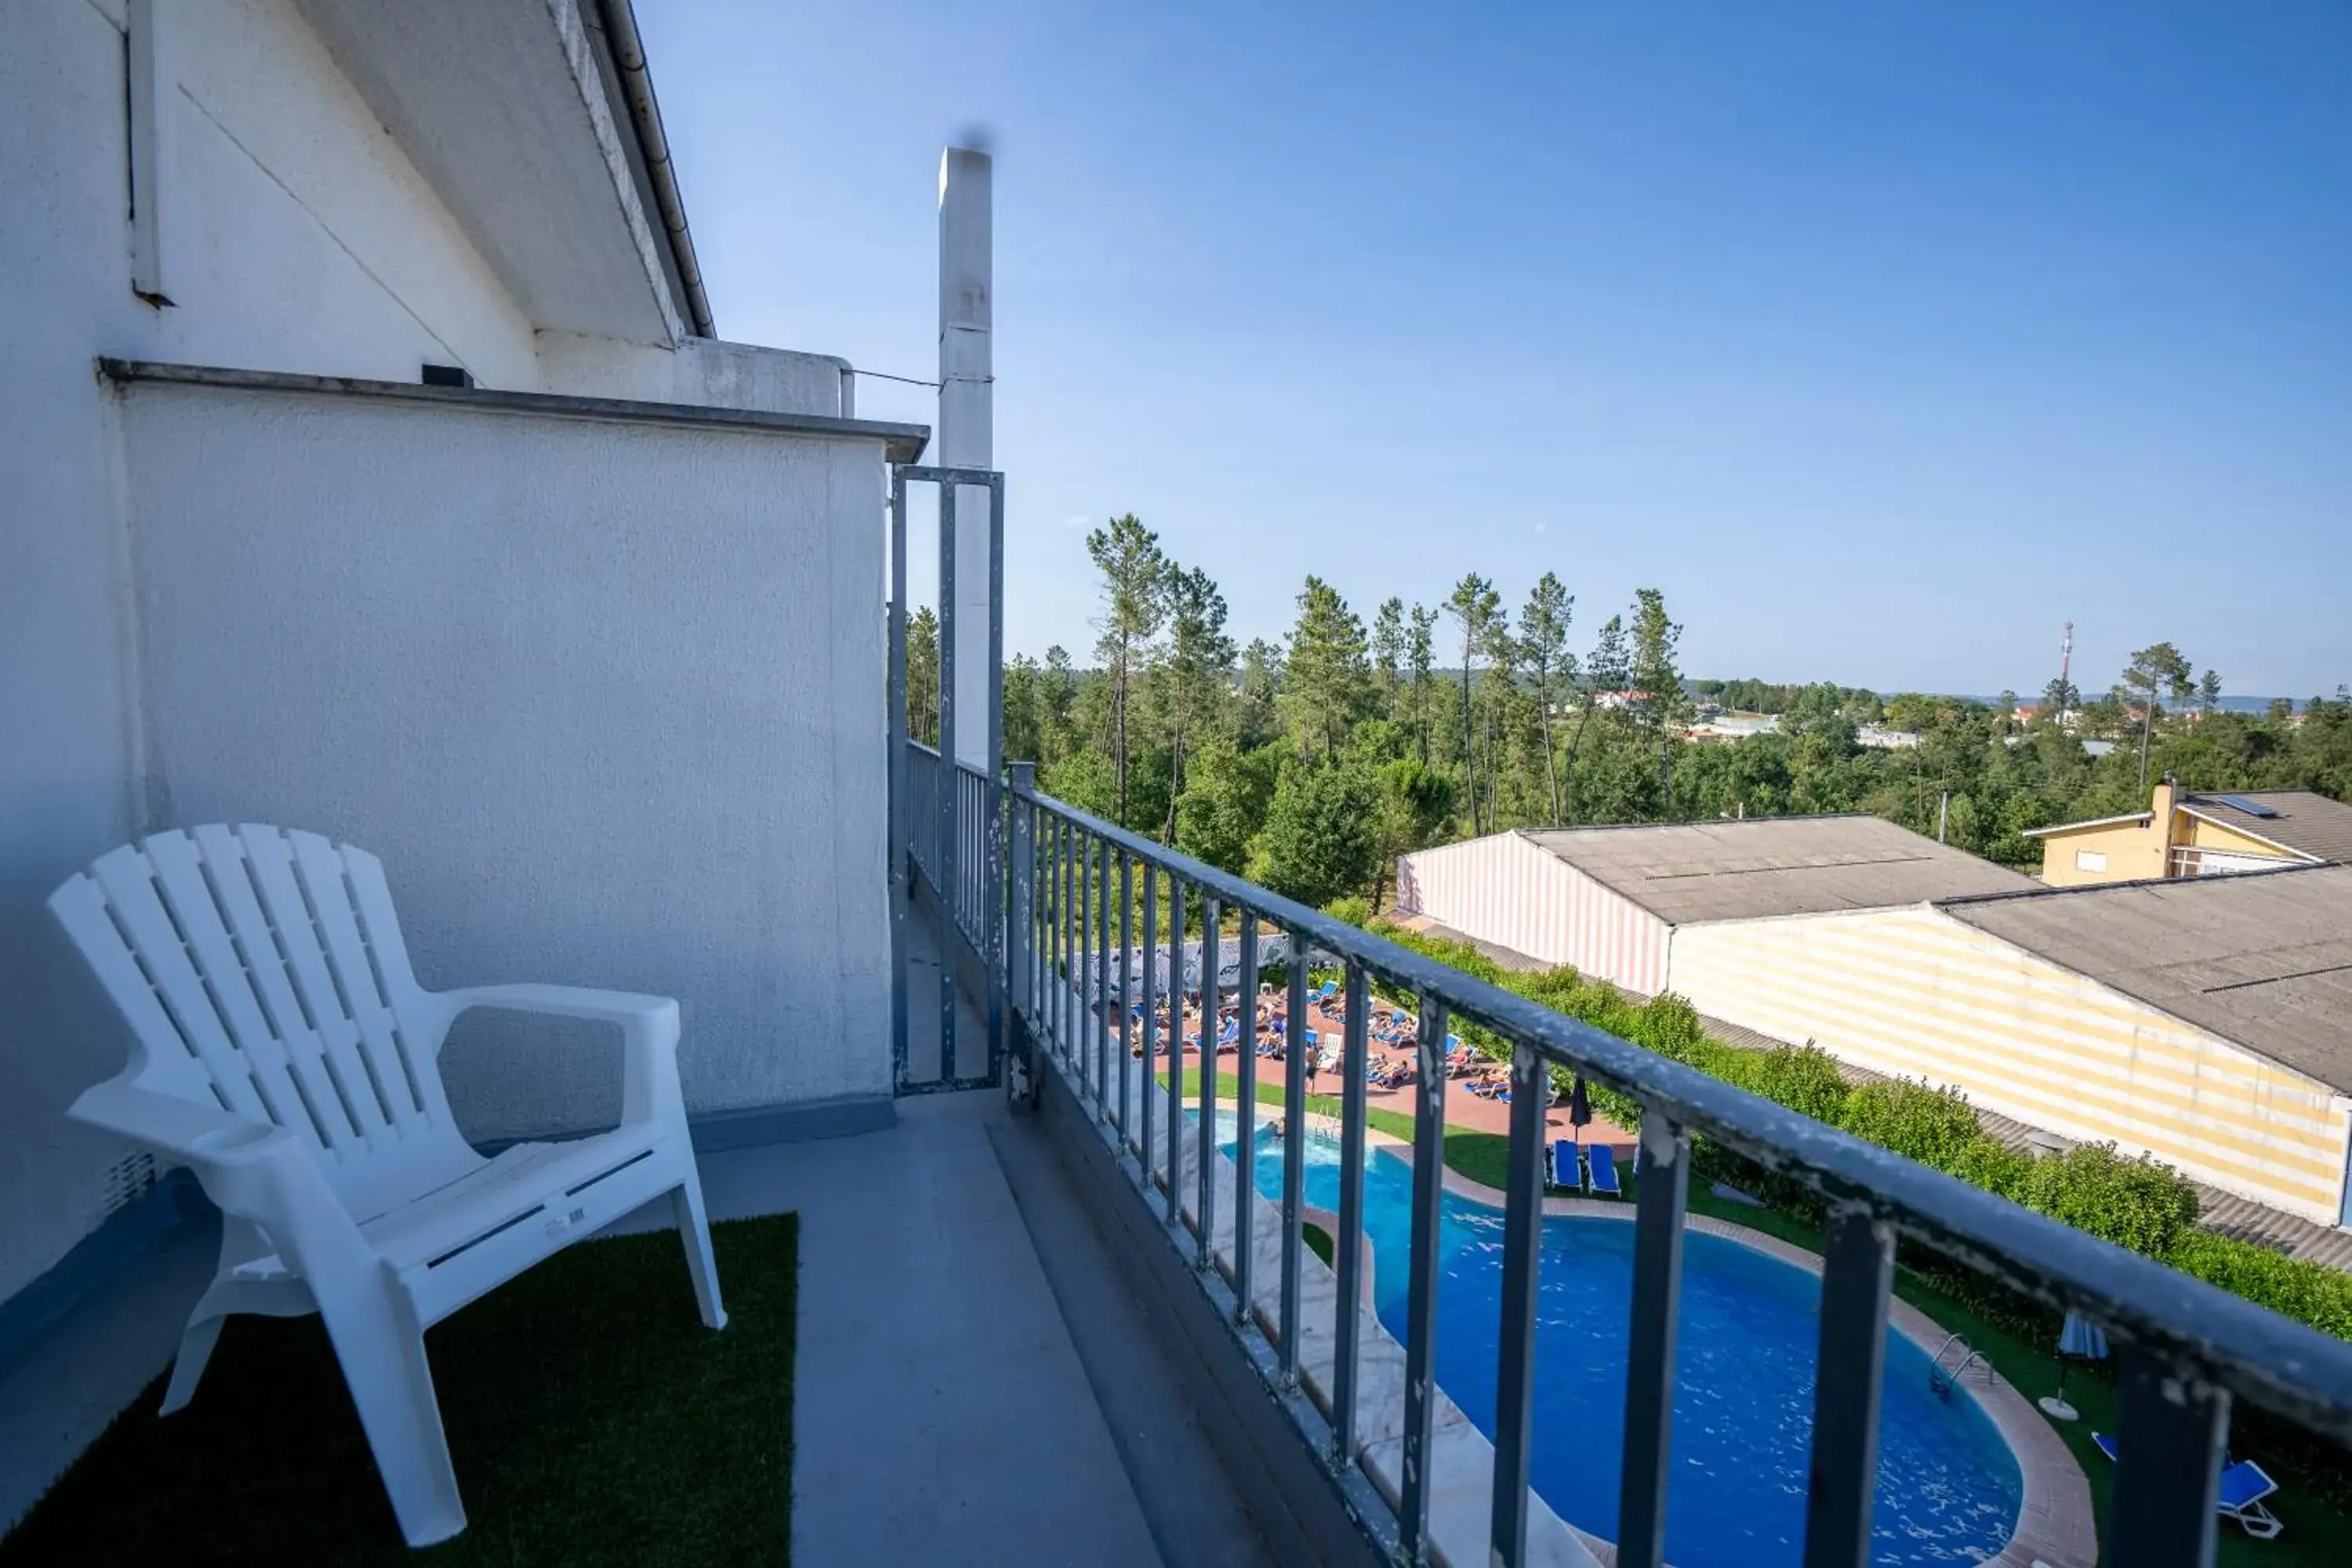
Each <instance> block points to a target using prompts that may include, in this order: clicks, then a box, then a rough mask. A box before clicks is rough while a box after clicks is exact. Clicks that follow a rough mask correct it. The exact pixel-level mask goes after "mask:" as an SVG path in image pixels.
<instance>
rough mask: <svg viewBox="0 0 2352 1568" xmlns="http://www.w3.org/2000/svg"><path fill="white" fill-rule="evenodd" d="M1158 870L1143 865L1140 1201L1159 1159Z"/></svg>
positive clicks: (1148, 1190)
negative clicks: (1155, 1111) (1154, 1110)
mask: <svg viewBox="0 0 2352 1568" xmlns="http://www.w3.org/2000/svg"><path fill="white" fill-rule="evenodd" d="M1159 883H1160V868H1159V867H1157V866H1155V865H1153V864H1152V863H1151V862H1150V861H1149V860H1146V861H1145V862H1144V863H1143V944H1142V946H1141V947H1140V948H1139V950H1138V951H1139V952H1140V953H1141V954H1142V958H1143V1016H1142V1018H1141V1019H1140V1020H1139V1023H1140V1026H1141V1028H1142V1030H1143V1060H1142V1062H1141V1063H1140V1064H1139V1068H1138V1069H1137V1072H1136V1094H1137V1097H1138V1099H1139V1101H1140V1104H1139V1106H1138V1116H1137V1120H1138V1121H1139V1122H1140V1123H1141V1124H1142V1127H1141V1131H1142V1133H1143V1147H1142V1148H1141V1149H1140V1150H1139V1151H1137V1155H1138V1158H1139V1159H1140V1160H1141V1162H1142V1169H1143V1198H1144V1202H1145V1203H1146V1204H1147V1205H1149V1204H1150V1201H1151V1182H1152V1174H1151V1173H1152V1171H1153V1169H1154V1162H1156V1161H1157V1160H1158V1159H1159V1155H1158V1153H1157V1152H1155V1151H1154V1149H1153V1147H1152V1142H1151V1123H1152V1121H1153V1117H1152V1114H1151V1105H1152V1101H1154V1100H1158V1099H1159V1098H1160V1081H1159V1080H1160V1068H1159V1056H1160V886H1159Z"/></svg>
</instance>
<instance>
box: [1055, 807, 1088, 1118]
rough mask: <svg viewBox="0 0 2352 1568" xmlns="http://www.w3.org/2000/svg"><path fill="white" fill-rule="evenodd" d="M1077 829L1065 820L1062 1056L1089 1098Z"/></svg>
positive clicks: (1081, 1092)
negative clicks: (1081, 1048) (1082, 1054)
mask: <svg viewBox="0 0 2352 1568" xmlns="http://www.w3.org/2000/svg"><path fill="white" fill-rule="evenodd" d="M1077 850H1078V829H1077V825H1076V823H1072V822H1064V823H1063V824H1062V910H1061V914H1062V985H1061V990H1060V992H1059V993H1058V994H1057V1000H1058V1001H1059V1003H1060V1006H1061V1019H1062V1028H1061V1037H1062V1059H1063V1060H1064V1061H1066V1062H1067V1063H1068V1064H1069V1065H1070V1075H1071V1077H1073V1078H1075V1079H1077V1088H1078V1099H1079V1100H1080V1102H1081V1103H1083V1102H1084V1101H1085V1100H1086V1069H1085V1068H1084V1067H1083V1066H1082V1065H1081V1058H1079V1057H1078V1055H1077V1049H1078V966H1077V953H1078V948H1077V935H1078V933H1077V928H1076V926H1075V925H1073V924H1072V923H1071V921H1072V920H1073V918H1074V915H1073V910H1074V900H1076V898H1077V892H1078V883H1077Z"/></svg>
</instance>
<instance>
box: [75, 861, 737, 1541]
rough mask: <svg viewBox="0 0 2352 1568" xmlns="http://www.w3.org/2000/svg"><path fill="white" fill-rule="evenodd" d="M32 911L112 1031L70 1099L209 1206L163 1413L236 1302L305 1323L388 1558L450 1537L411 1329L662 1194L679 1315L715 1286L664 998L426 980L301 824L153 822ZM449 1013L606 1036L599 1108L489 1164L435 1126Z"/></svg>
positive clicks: (712, 1302) (449, 1510)
mask: <svg viewBox="0 0 2352 1568" xmlns="http://www.w3.org/2000/svg"><path fill="white" fill-rule="evenodd" d="M49 908H50V910H52V911H53V912H54V913H55V914H56V915H57V917H58V921H61V922H62V923H63V924H64V926H65V928H66V930H67V931H68V932H70V933H71V934H72V937H73V939H74V942H76V943H77V944H78V945H79V947H80V949H81V952H82V956H83V957H84V958H86V959H87V960H89V965H90V967H91V968H92V969H93V970H95V971H97V973H98V977H99V980H100V982H101V983H102V984H104V985H105V987H106V990H107V993H108V994H110V996H112V997H113V999H114V1003H115V1005H116V1006H118V1007H120V1008H121V1010H122V1016H123V1017H124V1018H125V1019H126V1020H128V1021H129V1023H130V1025H131V1029H132V1032H133V1036H134V1043H133V1045H132V1047H131V1065H130V1066H129V1067H128V1068H126V1069H125V1070H124V1071H123V1073H122V1074H121V1077H119V1078H116V1079H112V1080H110V1081H109V1082H106V1083H102V1084H100V1085H98V1086H97V1087H96V1088H94V1089H89V1091H87V1092H86V1093H84V1094H83V1095H82V1096H81V1098H80V1099H79V1100H76V1101H75V1102H74V1105H73V1109H72V1110H71V1112H70V1114H71V1115H72V1116H73V1118H74V1119H75V1120H76V1121H81V1122H83V1123H86V1124H87V1125H89V1126H92V1127H98V1128H102V1129H104V1130H106V1131H110V1132H114V1133H118V1134H120V1135H121V1136H122V1137H125V1138H128V1139H130V1140H131V1141H132V1142H136V1143H139V1144H141V1145H142V1146H144V1147H146V1148H148V1149H150V1150H152V1151H153V1152H155V1153H156V1154H158V1155H159V1156H162V1157H163V1158H165V1159H168V1160H172V1161H174V1162H178V1163H184V1164H187V1165H190V1166H192V1167H194V1171H195V1173H196V1178H197V1180H198V1181H200V1182H201V1183H203V1184H204V1189H205V1193H206V1194H208V1195H209V1196H210V1197H211V1198H212V1200H213V1202H215V1204H217V1205H220V1208H221V1210H222V1213H223V1215H224V1216H225V1218H224V1225H223V1229H222V1235H221V1256H220V1269H219V1272H218V1274H217V1275H216V1276H215V1278H214V1280H213V1284H212V1288H211V1289H208V1290H206V1291H205V1295H204V1299H203V1300H200V1301H199V1302H198V1303H197V1304H196V1310H195V1311H194V1313H193V1314H192V1315H191V1316H190V1317H189V1320H188V1328H187V1333H186V1335H185V1337H184V1338H183V1339H182V1340H181V1342H180V1353H179V1359H178V1361H177V1362H176V1363H174V1364H173V1369H172V1381H171V1385H170V1387H169V1388H168V1389H167V1391H166V1392H165V1394H164V1395H163V1414H165V1415H170V1414H171V1413H172V1412H173V1411H175V1410H178V1409H180V1408H181V1407H182V1406H183V1405H186V1404H187V1403H188V1400H189V1397H190V1396H191V1395H192V1394H194V1393H195V1390H196V1382H197V1380H198V1379H199V1378H200V1377H202V1376H203V1375H204V1370H205V1360H206V1359H207V1358H208V1357H209V1356H210V1355H211V1354H212V1350H213V1345H214V1343H215V1342H216V1341H217V1340H218V1339H219V1337H220V1326H221V1320H222V1319H223V1318H225V1317H227V1316H228V1315H230V1314H231V1313H235V1312H259V1313H264V1314H268V1315H269V1316H273V1317H292V1316H297V1315H299V1314H301V1313H305V1312H313V1311H315V1312H318V1313H320V1315H321V1316H322V1317H324V1319H325V1320H326V1327H327V1333H328V1336H329V1337H330V1339H331V1341H332V1342H333V1343H334V1347H335V1354H336V1356H337V1357H338V1359H340V1360H341V1363H342V1367H343V1379H344V1382H345V1383H346V1384H348V1385H349V1386H350V1388H351V1392H352V1403H353V1404H354V1405H357V1406H358V1408H359V1415H360V1421H361V1424H362V1426H364V1428H365V1429H366V1432H367V1438H368V1446H369V1447H370V1448H371V1449H372V1450H373V1452H374V1455H375V1461H376V1468H378V1470H379V1471H381V1472H382V1474H383V1483H384V1489H385V1491H387V1492H388V1493H390V1494H391V1498H392V1506H393V1511H394V1513H395V1514H396V1515H398V1517H399V1521H400V1530H401V1533H402V1534H403V1535H404V1536H405V1537H406V1538H407V1541H408V1543H409V1544H410V1545H411V1546H425V1545H429V1544H431V1543H432V1542H436V1541H443V1540H446V1539H447V1538H448V1537H450V1536H453V1535H455V1534H457V1532H458V1531H462V1530H463V1529H465V1527H466V1511H465V1505H464V1504H463V1503H462V1502H461V1501H460V1500H459V1499H458V1495H457V1474H456V1472H455V1471H454V1470H453V1469H452V1468H450V1463H449V1449H448V1445H447V1443H446V1441H445V1439H444V1438H443V1436H442V1430H441V1412H440V1406H439V1405H438V1404H437V1403H436V1400H435V1398H434V1394H433V1379H432V1373H431V1371H430V1369H429V1368H428V1367H427V1366H426V1364H425V1338H424V1335H425V1330H426V1329H427V1328H428V1327H430V1326H431V1325H433V1324H434V1323H436V1322H438V1321H440V1320H442V1319H443V1318H446V1317H447V1316H448V1315H449V1314H450V1313H452V1312H454V1311H456V1310H457V1309H458V1308H460V1307H462V1306H464V1305H465V1304H466V1303H467V1302H468V1301H471V1300H474V1299H475V1298H476V1297H477V1296H479V1295H481V1294H483V1293H484V1292H485V1291H487V1290H489V1289H493V1288H494V1287H496V1286H499V1285H501V1284H503V1283H505V1282H506V1281H507V1280H509V1279H512V1278H514V1277H515V1276H516V1275H517V1274H520V1273H521V1272H522V1271H523V1270H524V1269H526V1268H530V1266H531V1265H532V1264H534V1263H537V1262H539V1261H540V1260H541V1258H546V1257H548V1256H550V1255H551V1254H552V1253H554V1252H556V1251H558V1250H560V1249H561V1248H562V1247H565V1246H568V1245H569V1244H571V1243H572V1242H574V1241H577V1240H580V1239H582V1238H583V1237H588V1236H592V1235H593V1234H594V1233H595V1232H596V1231H597V1229H598V1228H599V1227H601V1226H604V1224H606V1223H607V1222H608V1221H611V1220H614V1219H616V1218H618V1217H619V1216H621V1215H625V1214H627V1213H628V1212H629V1211H630V1210H632V1209H635V1208H636V1207H637V1206H638V1205H641V1204H644V1203H646V1202H647V1201H648V1200H650V1199H653V1198H656V1197H659V1196H661V1195H663V1194H668V1195H669V1196H670V1198H671V1200H672V1203H673V1205H674V1207H675V1211H676V1215H677V1227H678V1231H679V1233H680V1235H681V1237H683V1239H684V1241H685V1243H686V1260H687V1268H688V1272H689V1273H690V1274H691V1275H692V1277H693V1280H694V1293H695V1296H696V1299H697V1300H698V1302H699V1303H700V1306H701V1309H702V1321H704V1322H705V1323H707V1324H709V1326H710V1327H711V1328H714V1329H717V1328H723V1327H724V1326H725V1325H726V1321H727V1314H726V1312H725V1311H724V1310H723V1309H722V1308H721V1307H720V1305H719V1275H718V1270H717V1268H716V1266H715V1265H714V1264H713V1262H712V1259H711V1255H710V1230H709V1224H708V1223H707V1221H706V1219H705V1217H704V1214H703V1206H702V1186H701V1183H700V1181H699V1179H698V1176H697V1173H696V1170H695V1163H694V1150H693V1146H692V1145H691V1144H690V1143H689V1142H688V1138H687V1128H686V1109H685V1105H684V1102H683V1100H681V1098H680V1096H679V1093H678V1085H677V1056H676V1052H677V1003H675V1002H672V1001H669V1000H667V999H666V998H663V997H659V996H637V995H630V994H625V993H623V992H618V991H589V990H582V989H578V988H576V987H572V986H568V985H483V986H476V987H473V988H470V989H467V990H461V991H444V992H438V993H434V992H427V991H425V990H423V989H421V988H420V987H419V986H418V985H417V984H416V979H415V975H414V974H413V973H411V972H410V969H409V965H408V953H407V950H406V948H405V947H404V946H403V944H402V942H401V939H400V928H399V926H398V924H397V923H396V922H395V921H394V916H393V910H392V897H391V894H390V892H389V891H388V890H387V889H386V888H385V886H384V879H383V865H382V863H381V862H379V861H378V860H377V859H376V858H375V857H374V856H373V855H370V854H368V853H366V852H365V851H364V850H360V849H354V848H352V847H350V846H349V845H335V844H330V843H329V842H328V841H327V840H326V839H324V838H321V837H319V836H318V835H317V834H314V833H289V832H285V831H281V830H280V829H278V828H275V827H260V826H240V827H237V828H236V829H235V830H233V831H232V830H231V829H229V828H227V827H221V826H213V827H199V828H197V829H195V830H194V833H178V832H173V833H161V834H157V835H156V836H155V837H152V838H150V839H148V840H146V842H145V843H143V844H141V845H135V846H125V847H122V848H121V849H117V850H115V851H113V852H112V853H111V854H109V855H107V856H106V857H104V858H101V859H100V860H99V861H98V863H97V864H96V865H94V866H93V867H91V868H90V873H89V875H88V876H81V875H76V876H74V877H72V878H70V879H68V880H67V882H66V883H65V885H64V886H63V887H61V888H59V889H58V890H57V892H56V893H55V894H53V895H52V896H51V897H50V899H49ZM469 1007H501V1008H509V1009H514V1010H517V1011H521V1012H530V1013H547V1014H558V1015H562V1016H569V1017H575V1018H591V1019H596V1020H599V1021H602V1022H605V1023H611V1024H617V1025H619V1026H620V1028H621V1037H622V1048H623V1061H622V1086H623V1089H622V1111H621V1124H620V1126H619V1127H617V1128H615V1129H614V1131H610V1132H604V1133H600V1134H598V1135H596V1136H594V1137H589V1138H581V1139H576V1140H571V1141H567V1142H558V1143H523V1144H518V1145H516V1146H515V1147H513V1148H510V1149H508V1150H507V1151H505V1152H503V1153H500V1154H499V1155H498V1156H497V1157H496V1158H495V1159H486V1158H484V1157H483V1156H482V1155H481V1154H479V1153H478V1152H475V1151H474V1149H473V1148H472V1147H471V1146H470V1145H468V1144H467V1142H466V1140H465V1139H464V1138H463V1137H462V1136H461V1135H460V1134H459V1133H458V1131H457V1123H456V1122H455V1121H453V1120H452V1119H451V1117H450V1114H449V1103H448V1100H447V1099H446V1097H445V1096H444V1094H443V1093H442V1088H441V1074H440V1067H439V1056H440V1050H441V1044H442V1041H443V1039H444V1038H445V1037H446V1036H447V1034H448V1031H449V1026H450V1024H451V1022H452V1021H453V1020H454V1019H456V1017H457V1015H458V1014H460V1013H462V1012H464V1011H466V1009H467V1008H469Z"/></svg>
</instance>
